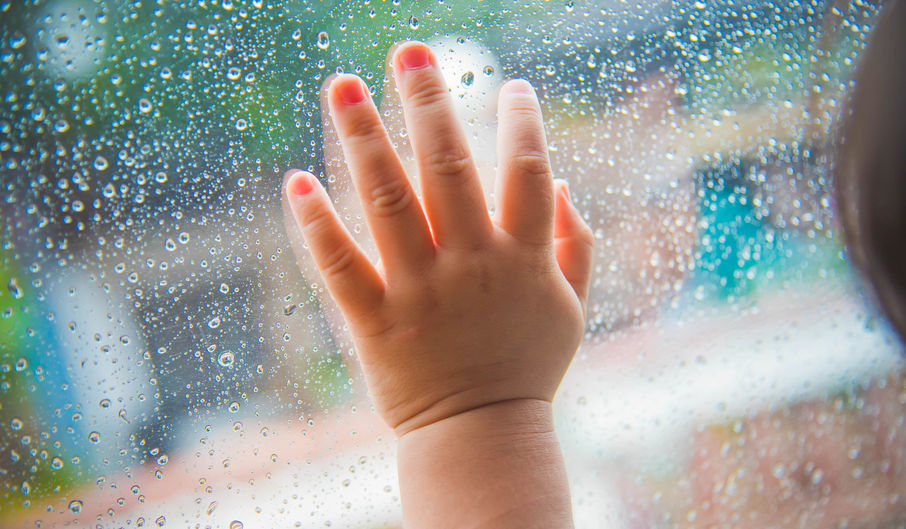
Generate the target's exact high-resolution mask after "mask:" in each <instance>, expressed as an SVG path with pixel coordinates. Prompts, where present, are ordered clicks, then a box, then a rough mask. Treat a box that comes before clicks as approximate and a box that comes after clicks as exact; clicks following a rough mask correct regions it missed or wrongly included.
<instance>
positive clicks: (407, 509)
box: [398, 399, 573, 529]
mask: <svg viewBox="0 0 906 529" xmlns="http://www.w3.org/2000/svg"><path fill="white" fill-rule="evenodd" d="M398 465H399V474H400V492H401V494H402V502H403V517H404V525H405V527H406V529H445V528H457V529H459V528H475V529H477V528H492V527H493V528H495V529H506V528H510V527H512V528H519V529H530V528H570V527H572V525H573V524H572V510H571V505H570V497H569V484H568V482H567V477H566V469H565V467H564V463H563V454H562V452H561V451H560V443H559V441H558V440H557V435H556V433H555V432H554V427H553V417H552V409H551V404H550V403H549V402H545V401H542V400H534V399H517V400H509V401H504V402H499V403H495V404H491V405H488V406H483V407H481V408H478V409H475V410H471V411H468V412H465V413H461V414H459V415H456V416H453V417H449V418H447V419H444V420H441V421H438V422H436V423H433V424H430V425H427V426H424V427H421V428H419V429H416V430H413V431H411V432H408V433H406V434H404V435H403V436H402V437H401V438H400V441H399V454H398Z"/></svg>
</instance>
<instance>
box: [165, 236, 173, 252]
mask: <svg viewBox="0 0 906 529" xmlns="http://www.w3.org/2000/svg"><path fill="white" fill-rule="evenodd" d="M164 248H166V249H167V251H168V252H172V251H174V250H176V241H174V240H173V239H167V240H166V241H165V242H164Z"/></svg>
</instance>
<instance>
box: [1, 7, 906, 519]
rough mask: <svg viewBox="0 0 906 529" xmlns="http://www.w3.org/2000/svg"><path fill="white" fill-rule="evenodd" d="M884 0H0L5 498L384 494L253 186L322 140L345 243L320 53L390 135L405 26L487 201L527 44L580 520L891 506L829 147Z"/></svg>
mask: <svg viewBox="0 0 906 529" xmlns="http://www.w3.org/2000/svg"><path fill="white" fill-rule="evenodd" d="M879 9H880V3H879V2H876V1H874V0H866V1H862V0H852V1H850V0H826V1H819V0H802V1H792V2H789V1H783V2H779V1H767V0H701V1H699V0H696V1H689V0H673V1H663V0H640V1H638V2H632V3H627V2H622V1H616V0H602V1H600V2H578V1H575V2H574V1H572V0H567V1H560V2H546V1H540V0H530V1H528V2H513V1H509V0H497V1H487V2H485V1H476V2H468V3H465V2H454V1H450V0H435V1H433V2H428V1H421V0H419V1H412V2H403V1H401V0H391V1H386V0H364V1H360V2H352V1H345V0H343V1H338V0H334V1H324V2H306V1H302V0H251V2H244V1H238V0H218V1H209V0H193V1H188V0H185V1H174V2H167V1H143V0H131V1H98V2H89V1H87V0H51V1H40V0H38V1H20V0H0V133H2V134H0V185H2V194H0V198H2V200H0V212H2V216H3V220H4V222H3V223H2V225H0V226H2V232H0V237H2V239H0V282H2V284H3V285H5V288H2V289H0V526H3V527H63V526H88V527H143V526H144V527H158V526H159V527H164V526H168V527H228V528H230V529H240V528H243V527H246V528H257V527H275V526H294V527H355V528H389V527H399V525H400V519H401V518H400V506H399V499H398V496H397V495H398V489H397V483H396V473H395V472H396V471H395V448H394V440H393V439H394V437H393V434H392V432H390V431H389V430H388V429H386V427H384V426H383V425H382V424H381V423H380V420H379V419H378V418H377V416H376V414H375V413H374V412H373V410H371V408H370V404H369V401H368V398H367V394H366V391H365V388H364V384H363V382H362V380H361V376H360V373H359V371H358V368H357V366H356V363H355V356H354V351H352V350H351V348H350V346H349V343H348V340H347V338H346V336H345V334H344V329H343V327H342V325H341V322H340V321H339V319H338V315H337V313H336V311H335V310H334V309H333V306H332V304H331V303H330V300H329V299H327V298H326V297H321V295H322V294H323V290H322V288H321V286H320V285H319V282H318V278H317V277H316V276H315V275H314V274H311V273H310V270H311V267H310V263H307V262H306V261H305V259H304V251H301V248H300V244H299V240H298V236H297V235H298V234H296V233H295V232H294V231H293V229H292V226H290V229H287V226H286V224H285V222H284V215H283V210H282V206H281V186H282V174H283V172H284V171H285V170H286V169H288V168H290V167H298V168H305V169H308V170H310V171H312V172H313V173H315V174H317V175H318V176H319V177H320V178H321V179H322V181H323V183H324V184H325V185H326V186H327V187H328V189H329V191H330V193H331V194H332V196H333V197H334V199H335V201H336V203H337V205H338V208H339V209H340V211H341V213H342V215H343V217H344V220H345V221H347V222H348V224H349V227H350V229H351V230H352V231H353V232H354V233H355V234H356V236H357V237H359V239H360V241H361V242H362V244H363V245H365V246H366V247H367V246H368V242H367V239H368V237H367V229H366V228H365V227H364V224H363V222H362V218H361V215H360V211H359V209H358V208H357V206H356V201H355V199H354V197H353V196H352V189H351V183H350V182H349V178H348V175H347V174H346V173H345V171H344V169H343V166H344V164H343V161H342V158H341V156H340V154H339V149H338V147H337V145H336V142H335V140H334V136H333V134H332V131H331V130H330V128H329V126H328V125H327V124H326V122H325V120H324V118H325V116H323V115H322V108H321V102H320V89H321V85H322V83H324V82H325V81H326V80H327V79H328V77H329V76H330V75H331V74H334V73H337V72H352V73H356V74H358V75H360V76H361V77H362V78H363V79H364V80H365V81H366V83H367V84H368V85H369V86H370V87H371V88H372V91H373V92H374V94H375V97H376V99H377V100H378V101H379V102H380V104H381V108H382V111H383V114H384V117H385V122H386V124H387V127H388V129H390V132H391V136H392V138H393V140H394V142H395V143H396V144H397V146H398V148H399V152H400V154H401V156H402V157H403V158H404V161H405V163H407V164H408V165H409V167H412V163H411V149H410V148H409V146H408V140H407V137H406V131H405V127H404V126H403V124H402V123H401V120H400V115H399V113H398V102H397V101H396V100H395V94H394V89H393V87H392V85H391V84H390V82H389V80H388V72H387V70H386V66H385V64H386V56H387V53H388V50H389V49H390V47H391V45H392V44H393V43H395V42H397V41H401V40H407V39H420V40H424V41H427V42H429V43H430V44H431V45H432V46H433V47H434V48H435V50H436V52H437V54H438V56H439V57H440V60H441V63H442V66H443V68H444V70H445V74H446V76H447V80H448V83H449V85H450V88H451V92H452V94H453V97H454V100H455V101H456V102H457V106H458V109H459V111H460V114H461V116H462V119H463V121H464V122H465V123H466V127H467V130H468V133H469V136H470V140H471V141H472V144H473V150H474V152H475V156H476V158H477V160H478V163H479V167H480V169H481V172H482V178H483V179H484V181H485V184H486V186H487V189H488V190H489V198H490V199H491V203H493V196H492V194H491V193H490V190H491V189H493V180H494V164H495V159H494V153H493V151H492V148H491V147H489V146H492V145H493V138H494V134H495V119H496V118H495V111H496V110H495V108H494V105H495V99H496V90H497V87H498V86H499V85H500V84H501V83H502V82H503V81H504V80H505V79H509V78H514V77H522V78H526V79H528V80H530V81H531V82H532V84H533V85H534V86H535V87H536V88H537V90H538V93H539V96H540V98H541V102H542V107H543V109H544V112H545V115H546V120H547V132H548V136H549V141H550V150H551V156H552V160H553V163H554V167H555V172H556V175H557V176H558V177H562V178H565V179H567V180H568V181H569V182H570V187H571V194H572V197H573V199H574V201H575V202H576V203H577V205H578V206H579V208H580V210H581V211H583V212H584V214H585V216H586V219H587V220H588V222H589V224H590V225H591V226H592V227H593V229H594V230H595V235H596V238H597V254H596V257H595V259H596V260H595V272H594V274H595V275H594V279H593V286H592V294H591V299H590V307H589V309H590V310H589V316H588V322H587V335H586V340H585V342H584V344H583V346H582V348H581V349H580V351H579V353H578V355H577V357H576V360H575V361H574V363H573V365H572V367H571V369H570V372H569V373H568V374H567V377H566V379H565V380H564V383H563V385H562V386H561V389H560V393H559V395H558V400H557V401H556V403H555V405H556V407H557V410H558V415H557V420H558V431H559V433H560V437H561V440H562V442H563V448H564V452H565V454H566V457H567V463H568V466H569V471H570V479H571V482H572V490H573V500H574V507H575V513H576V521H577V525H578V526H579V527H582V528H599V527H601V528H611V527H613V528H622V527H629V528H636V527H639V528H641V527H665V528H673V527H689V528H692V527H728V528H729V527H734V528H748V527H752V528H763V527H778V528H780V527H784V528H785V527H808V528H812V527H815V528H818V527H820V528H824V527H827V528H835V529H836V528H840V529H842V528H861V527H872V528H885V527H891V528H893V527H902V526H903V524H906V503H904V502H906V498H901V495H902V493H903V491H906V424H904V422H906V419H904V418H906V385H904V364H903V361H902V352H903V346H902V345H901V344H900V343H899V342H898V340H897V339H896V338H895V337H894V336H893V334H892V333H891V332H890V330H889V329H888V327H887V325H886V323H885V322H884V320H883V318H882V317H880V315H879V314H878V313H877V312H876V310H875V309H874V308H873V303H872V300H871V299H869V298H867V297H866V295H865V294H864V292H863V285H862V283H861V281H860V279H859V278H858V276H857V274H856V273H855V272H854V271H853V270H852V268H851V265H850V263H849V261H848V258H847V255H846V251H845V247H844V245H843V242H842V240H841V234H840V229H839V226H838V223H837V219H836V213H835V200H834V194H833V182H832V178H831V175H832V172H831V170H830V169H831V167H830V164H831V161H832V158H833V154H834V141H835V122H836V118H837V116H838V114H839V113H840V111H841V108H842V106H843V104H844V103H845V101H846V91H847V88H848V87H849V85H850V78H851V75H852V72H853V68H854V67H855V65H856V64H857V62H858V56H859V53H860V51H861V49H862V48H863V47H864V45H865V43H866V42H867V40H868V39H869V38H870V36H871V28H872V24H873V21H874V19H875V17H876V16H877V14H878V11H879ZM413 176H414V172H413ZM294 249H295V250H294ZM297 255H298V256H299V258H298V259H297ZM0 286H2V285H0Z"/></svg>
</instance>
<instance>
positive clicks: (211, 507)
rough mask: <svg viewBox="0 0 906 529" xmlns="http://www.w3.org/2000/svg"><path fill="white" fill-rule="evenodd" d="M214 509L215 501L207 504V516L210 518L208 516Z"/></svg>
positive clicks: (215, 506)
mask: <svg viewBox="0 0 906 529" xmlns="http://www.w3.org/2000/svg"><path fill="white" fill-rule="evenodd" d="M216 508H217V502H216V501H212V502H211V503H209V504H208V510H207V511H206V512H207V513H208V516H210V515H211V514H212V513H213V512H214V509H216Z"/></svg>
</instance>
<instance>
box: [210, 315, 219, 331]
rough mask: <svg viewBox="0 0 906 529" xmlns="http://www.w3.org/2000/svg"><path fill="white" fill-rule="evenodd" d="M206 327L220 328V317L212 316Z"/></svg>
mask: <svg viewBox="0 0 906 529" xmlns="http://www.w3.org/2000/svg"><path fill="white" fill-rule="evenodd" d="M208 327H210V328H212V329H216V328H217V327H220V316H214V317H213V318H211V321H209V322H208Z"/></svg>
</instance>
